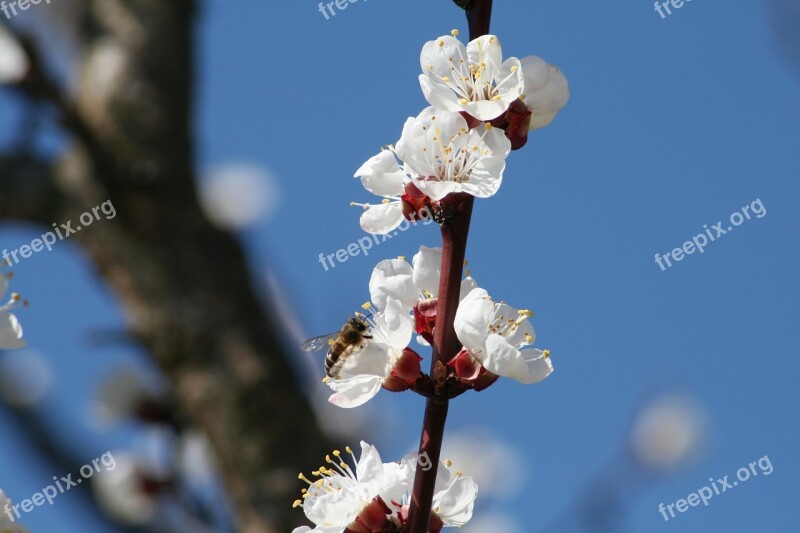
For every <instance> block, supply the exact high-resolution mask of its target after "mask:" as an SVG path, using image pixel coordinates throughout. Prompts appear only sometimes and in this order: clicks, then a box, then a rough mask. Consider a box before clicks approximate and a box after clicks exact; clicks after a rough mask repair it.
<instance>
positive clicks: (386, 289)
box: [369, 259, 419, 311]
mask: <svg viewBox="0 0 800 533" xmlns="http://www.w3.org/2000/svg"><path fill="white" fill-rule="evenodd" d="M369 295H370V299H371V300H372V303H374V304H375V306H376V307H377V308H378V310H379V311H383V310H384V309H386V304H387V300H388V299H389V298H393V299H395V300H398V301H399V302H400V303H401V304H402V306H403V307H406V308H407V309H409V310H410V309H411V308H412V307H414V306H415V305H416V304H417V300H418V299H419V290H418V289H417V287H416V285H414V269H413V268H412V267H411V265H409V264H408V262H407V261H405V260H403V259H384V260H383V261H381V262H380V263H378V264H377V265H375V268H374V269H373V270H372V276H371V277H370V279H369Z"/></svg>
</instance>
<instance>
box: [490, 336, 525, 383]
mask: <svg viewBox="0 0 800 533" xmlns="http://www.w3.org/2000/svg"><path fill="white" fill-rule="evenodd" d="M485 346H486V353H485V354H484V355H483V357H479V358H478V359H479V360H480V362H481V364H482V365H483V366H484V368H486V370H488V371H489V372H492V373H494V374H497V375H498V376H505V377H509V378H513V379H521V378H522V379H524V378H525V376H527V374H528V367H527V365H526V362H525V359H523V358H522V354H521V353H520V351H519V350H518V349H517V348H515V347H514V346H512V345H511V344H509V342H508V341H507V340H506V338H505V337H503V336H502V335H498V334H496V333H491V334H489V336H488V337H487V338H486V343H485Z"/></svg>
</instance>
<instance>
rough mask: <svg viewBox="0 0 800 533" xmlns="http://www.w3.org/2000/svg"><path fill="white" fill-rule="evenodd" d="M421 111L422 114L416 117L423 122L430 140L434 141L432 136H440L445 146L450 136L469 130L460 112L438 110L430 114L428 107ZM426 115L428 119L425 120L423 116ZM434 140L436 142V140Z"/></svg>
mask: <svg viewBox="0 0 800 533" xmlns="http://www.w3.org/2000/svg"><path fill="white" fill-rule="evenodd" d="M423 113H424V116H420V117H418V118H417V119H418V120H419V121H420V122H422V123H423V124H425V126H426V128H427V130H426V131H427V132H428V136H429V137H430V140H431V141H434V137H436V138H439V137H441V139H443V142H444V144H445V146H447V144H449V143H450V139H451V137H455V136H457V135H459V134H463V133H464V132H466V131H468V130H469V127H468V126H469V125H468V124H467V120H466V119H465V118H464V117H462V116H461V113H458V112H453V111H446V110H439V111H438V112H435V113H432V114H431V112H430V108H428V109H426V110H425V111H424V112H423ZM428 116H429V117H430V119H429V120H427V121H426V120H425V118H426V117H428ZM437 131H438V133H437ZM434 142H437V143H438V141H434Z"/></svg>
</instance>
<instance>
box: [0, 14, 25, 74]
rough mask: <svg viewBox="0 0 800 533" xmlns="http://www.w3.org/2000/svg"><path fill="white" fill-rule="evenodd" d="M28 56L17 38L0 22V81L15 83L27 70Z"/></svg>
mask: <svg viewBox="0 0 800 533" xmlns="http://www.w3.org/2000/svg"><path fill="white" fill-rule="evenodd" d="M29 66H30V65H29V63H28V57H27V56H26V55H25V51H24V50H23V49H22V47H21V46H20V44H19V42H17V39H16V38H15V37H14V36H13V35H11V33H9V31H8V30H7V29H5V27H4V26H3V25H2V24H0V83H15V82H18V81H20V80H21V79H22V78H23V77H24V76H25V74H26V73H27V72H28V67H29Z"/></svg>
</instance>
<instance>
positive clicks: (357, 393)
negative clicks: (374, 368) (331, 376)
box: [328, 375, 383, 409]
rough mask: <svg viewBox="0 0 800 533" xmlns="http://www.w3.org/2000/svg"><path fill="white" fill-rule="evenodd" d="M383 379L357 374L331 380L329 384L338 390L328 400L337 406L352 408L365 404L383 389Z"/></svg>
mask: <svg viewBox="0 0 800 533" xmlns="http://www.w3.org/2000/svg"><path fill="white" fill-rule="evenodd" d="M382 384H383V380H382V379H381V378H379V377H378V376H366V375H362V376H356V377H353V378H349V379H339V380H335V381H329V382H328V386H329V387H330V388H331V389H333V390H334V391H336V392H335V393H334V394H331V396H330V398H328V401H329V402H331V403H332V404H333V405H335V406H337V407H343V408H345V409H350V408H352V407H358V406H359V405H364V404H365V403H367V402H368V401H369V400H371V399H372V398H374V397H375V395H376V394H378V392H379V391H380V390H381V385H382Z"/></svg>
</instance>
